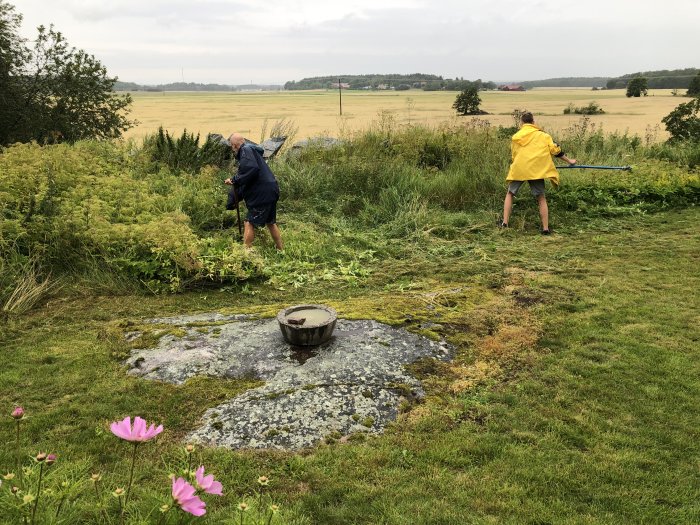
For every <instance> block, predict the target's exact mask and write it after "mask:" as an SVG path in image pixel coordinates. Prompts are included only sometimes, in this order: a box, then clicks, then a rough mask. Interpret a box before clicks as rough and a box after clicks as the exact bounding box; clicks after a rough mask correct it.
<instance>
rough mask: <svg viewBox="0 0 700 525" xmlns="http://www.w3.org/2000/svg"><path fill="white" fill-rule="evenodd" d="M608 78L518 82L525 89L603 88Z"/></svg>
mask: <svg viewBox="0 0 700 525" xmlns="http://www.w3.org/2000/svg"><path fill="white" fill-rule="evenodd" d="M608 80H610V77H561V78H546V79H544V80H526V81H525V82H518V83H519V84H520V85H521V86H523V87H524V88H525V89H532V88H536V87H590V88H594V87H600V88H602V87H605V85H606V83H607V82H608Z"/></svg>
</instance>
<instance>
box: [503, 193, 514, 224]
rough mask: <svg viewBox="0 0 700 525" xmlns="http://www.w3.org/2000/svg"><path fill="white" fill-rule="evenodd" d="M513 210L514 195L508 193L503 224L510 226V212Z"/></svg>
mask: <svg viewBox="0 0 700 525" xmlns="http://www.w3.org/2000/svg"><path fill="white" fill-rule="evenodd" d="M512 210H513V194H512V193H511V192H507V193H506V200H505V201H504V202H503V224H508V220H509V219H510V212H511V211H512Z"/></svg>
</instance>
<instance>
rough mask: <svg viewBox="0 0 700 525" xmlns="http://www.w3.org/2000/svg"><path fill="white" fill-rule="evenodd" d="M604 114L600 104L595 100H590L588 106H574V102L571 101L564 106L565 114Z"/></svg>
mask: <svg viewBox="0 0 700 525" xmlns="http://www.w3.org/2000/svg"><path fill="white" fill-rule="evenodd" d="M572 113H573V114H575V115H602V114H603V113H605V111H604V110H603V108H601V107H600V105H599V104H598V103H597V102H595V101H593V102H589V103H588V105H587V106H574V104H573V102H569V105H568V106H566V107H565V108H564V115H570V114H572Z"/></svg>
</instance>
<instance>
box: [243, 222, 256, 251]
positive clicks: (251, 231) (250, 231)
mask: <svg viewBox="0 0 700 525" xmlns="http://www.w3.org/2000/svg"><path fill="white" fill-rule="evenodd" d="M253 239H255V227H254V226H253V225H252V224H250V223H249V222H248V221H245V223H244V228H243V244H245V247H246V248H251V247H252V246H253Z"/></svg>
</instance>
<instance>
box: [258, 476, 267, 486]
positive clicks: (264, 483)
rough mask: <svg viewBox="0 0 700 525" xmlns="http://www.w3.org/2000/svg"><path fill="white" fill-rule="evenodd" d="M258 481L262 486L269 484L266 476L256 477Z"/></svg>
mask: <svg viewBox="0 0 700 525" xmlns="http://www.w3.org/2000/svg"><path fill="white" fill-rule="evenodd" d="M258 483H259V484H260V485H262V486H263V487H267V486H268V485H269V484H270V479H269V478H268V477H267V476H260V477H259V478H258Z"/></svg>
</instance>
